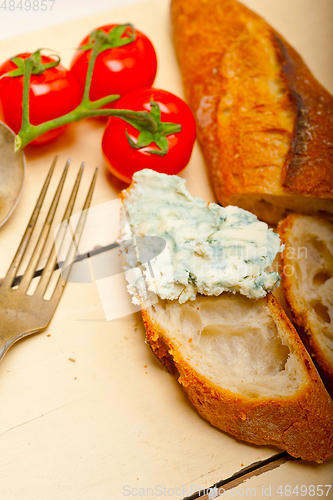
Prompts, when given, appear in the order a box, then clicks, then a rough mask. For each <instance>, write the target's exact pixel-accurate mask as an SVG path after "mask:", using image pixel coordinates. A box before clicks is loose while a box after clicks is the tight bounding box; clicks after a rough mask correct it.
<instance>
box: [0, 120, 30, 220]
mask: <svg viewBox="0 0 333 500" xmlns="http://www.w3.org/2000/svg"><path fill="white" fill-rule="evenodd" d="M14 138H15V134H14V132H13V131H12V130H11V129H10V128H9V127H7V125H5V124H4V123H2V122H0V227H1V226H2V225H3V224H4V223H5V222H6V220H8V219H9V217H10V216H11V215H12V213H13V211H14V210H15V207H16V205H17V203H18V201H19V198H20V195H21V191H22V187H23V181H24V174H25V157H24V154H23V151H18V152H17V153H14Z"/></svg>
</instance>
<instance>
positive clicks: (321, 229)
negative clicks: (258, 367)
mask: <svg viewBox="0 0 333 500" xmlns="http://www.w3.org/2000/svg"><path fill="white" fill-rule="evenodd" d="M279 233H280V236H281V239H282V240H283V242H284V243H285V250H284V251H283V253H282V255H281V262H282V270H283V273H282V280H283V286H284V293H285V297H286V300H287V302H288V305H289V307H290V310H291V313H292V317H293V321H294V322H295V324H296V326H297V329H298V332H299V334H300V335H301V338H302V340H303V342H304V345H305V346H306V348H307V350H308V351H309V352H310V354H311V356H312V359H313V361H314V363H315V365H316V366H317V368H318V371H319V373H320V375H321V376H322V379H323V381H324V383H325V385H326V388H327V390H328V391H329V393H330V394H331V396H332V397H333V224H332V223H330V222H329V221H327V220H325V219H323V218H318V217H310V216H304V215H290V216H288V217H287V218H286V219H285V220H284V221H283V222H281V224H280V225H279Z"/></svg>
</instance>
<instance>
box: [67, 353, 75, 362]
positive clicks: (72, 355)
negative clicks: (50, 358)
mask: <svg viewBox="0 0 333 500" xmlns="http://www.w3.org/2000/svg"><path fill="white" fill-rule="evenodd" d="M68 359H69V361H73V363H75V361H76V356H75V354H74V353H72V354H71V355H70V356H69V358H68Z"/></svg>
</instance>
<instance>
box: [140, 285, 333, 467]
mask: <svg viewBox="0 0 333 500" xmlns="http://www.w3.org/2000/svg"><path fill="white" fill-rule="evenodd" d="M142 315H143V320H144V324H145V327H146V331H147V341H148V343H149V345H150V346H151V348H152V350H153V352H154V353H155V354H156V356H157V357H158V358H159V360H160V361H161V363H162V364H163V365H165V366H166V367H167V368H168V370H169V371H170V372H171V373H177V372H178V374H179V379H178V380H179V382H180V383H181V384H182V386H183V388H184V390H185V391H186V392H187V394H188V396H189V398H190V400H191V402H192V403H193V405H194V406H195V407H196V409H197V410H198V412H199V413H200V415H201V416H202V417H204V418H205V419H207V420H208V421H209V422H210V423H211V424H213V425H214V426H216V427H218V428H219V429H222V430H223V431H226V432H229V433H230V434H233V435H234V436H236V437H237V438H239V439H242V440H245V441H249V442H251V443H255V444H258V445H262V444H270V445H274V446H277V447H278V448H281V449H284V450H286V451H287V452H288V453H289V454H290V455H292V456H294V457H301V458H303V459H306V460H314V461H316V462H321V461H323V460H325V459H327V458H329V457H330V456H331V455H332V454H333V402H332V400H331V399H330V397H329V395H328V393H327V392H326V390H325V388H324V385H323V383H322V381H321V379H320V377H319V375H318V373H317V371H316V369H315V367H314V365H313V363H312V361H311V358H310V357H309V355H308V353H307V351H306V350H305V348H304V346H303V344H302V342H301V341H300V339H299V337H298V335H297V332H296V331H295V329H294V327H293V326H292V324H291V323H290V321H289V320H288V318H287V317H286V316H285V314H284V312H283V310H282V308H281V306H280V305H279V303H278V302H277V300H276V299H275V298H274V297H273V296H272V295H271V294H269V295H268V296H267V297H265V298H263V299H259V300H252V299H248V298H247V297H244V296H241V295H240V294H231V293H223V294H221V295H220V296H218V297H206V296H203V295H198V296H197V298H196V299H195V300H194V301H190V302H187V303H185V304H182V305H179V303H177V302H176V301H168V300H164V301H160V302H159V303H158V304H155V305H153V306H151V307H149V308H147V309H144V310H143V311H142Z"/></svg>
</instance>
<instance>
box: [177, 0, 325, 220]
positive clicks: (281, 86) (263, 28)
mask: <svg viewBox="0 0 333 500" xmlns="http://www.w3.org/2000/svg"><path fill="white" fill-rule="evenodd" d="M171 15H172V24H173V28H174V40H175V46H176V50H177V54H178V58H179V62H180V67H181V70H182V75H183V82H184V88H185V94H186V97H187V100H188V102H189V104H190V106H191V108H192V110H193V112H194V115H195V117H196V121H197V132H198V140H199V142H200V145H201V148H202V150H203V153H204V156H205V159H206V163H207V167H208V171H209V174H210V179H211V183H212V185H213V188H214V191H215V195H216V197H217V200H218V201H219V202H220V203H222V204H223V205H228V204H233V205H237V206H240V207H242V208H245V209H247V210H250V211H252V212H254V213H256V215H257V216H258V217H259V218H261V219H263V220H266V222H269V223H273V224H274V223H277V222H278V221H279V220H281V218H283V217H284V216H285V215H286V214H288V213H289V212H291V211H299V212H303V213H318V212H323V213H326V214H331V215H332V214H333V171H332V168H331V165H332V162H333V149H332V143H333V98H332V96H331V95H330V94H329V93H328V92H327V91H326V90H325V89H324V88H323V87H322V86H321V85H320V84H319V83H318V82H317V80H316V79H315V78H314V77H313V75H312V73H311V72H310V70H309V69H308V68H307V67H306V65H305V64H304V62H303V60H302V58H301V57H300V56H299V55H298V54H297V52H296V51H295V50H294V49H293V48H292V47H291V46H290V45H289V44H288V43H287V42H286V41H285V40H284V39H283V38H282V37H281V36H280V35H279V34H278V33H276V32H275V31H274V30H273V29H272V28H271V27H270V26H269V25H268V24H267V23H266V22H265V21H264V20H263V19H261V18H260V17H259V16H258V15H256V14H255V13H253V12H251V11H250V10H249V9H247V8H246V7H245V6H243V5H242V4H240V3H238V2H236V1H235V0H209V1H207V0H192V1H191V2H183V1H182V0H172V7H171ZM189 48H190V49H189ZM258 54H260V56H258Z"/></svg>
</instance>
